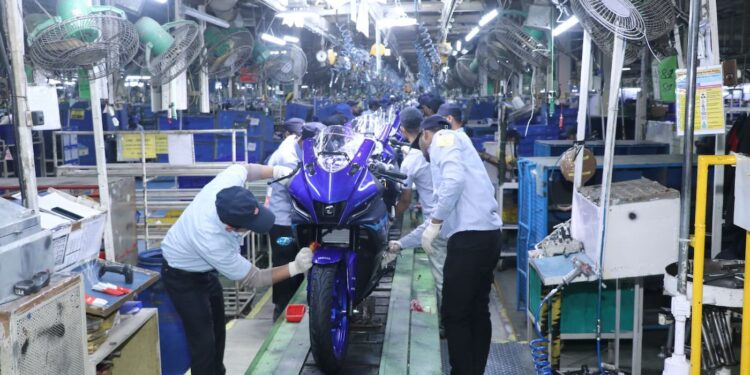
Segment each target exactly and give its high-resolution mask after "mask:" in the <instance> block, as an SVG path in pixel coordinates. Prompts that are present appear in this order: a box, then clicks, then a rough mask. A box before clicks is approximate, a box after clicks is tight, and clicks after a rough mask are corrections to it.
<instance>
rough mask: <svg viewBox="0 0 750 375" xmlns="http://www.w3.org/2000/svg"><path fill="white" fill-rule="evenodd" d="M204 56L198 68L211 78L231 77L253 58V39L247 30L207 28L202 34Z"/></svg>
mask: <svg viewBox="0 0 750 375" xmlns="http://www.w3.org/2000/svg"><path fill="white" fill-rule="evenodd" d="M203 38H204V41H205V44H206V54H205V57H203V59H202V61H201V63H200V66H201V67H202V68H203V69H205V70H206V72H207V73H208V76H209V77H211V78H216V79H222V78H229V77H232V76H233V75H234V74H235V73H236V72H237V71H238V70H239V69H240V68H241V67H242V66H243V65H244V64H245V63H246V62H248V60H250V58H252V57H253V48H254V46H255V39H254V38H253V35H252V34H251V33H250V31H249V30H247V29H244V28H230V29H226V30H222V29H219V28H218V27H214V26H209V27H207V28H206V31H205V32H204V33H203Z"/></svg>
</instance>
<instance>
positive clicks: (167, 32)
mask: <svg viewBox="0 0 750 375" xmlns="http://www.w3.org/2000/svg"><path fill="white" fill-rule="evenodd" d="M135 26H136V28H137V29H138V36H139V37H140V40H141V43H142V44H143V48H144V51H145V66H146V68H147V69H148V71H149V72H150V73H151V84H152V85H154V86H156V85H164V84H167V83H169V82H170V81H172V80H173V79H175V78H176V77H177V76H179V75H180V74H182V73H183V72H184V71H185V70H187V69H188V67H190V64H192V63H193V62H194V61H195V60H196V59H197V58H198V56H200V54H201V53H202V52H203V33H201V32H200V26H198V24H197V23H195V22H193V21H188V20H178V21H174V22H169V23H166V24H164V25H159V23H158V22H156V21H154V19H152V18H149V17H142V18H141V19H139V20H138V21H137V22H136V23H135Z"/></svg>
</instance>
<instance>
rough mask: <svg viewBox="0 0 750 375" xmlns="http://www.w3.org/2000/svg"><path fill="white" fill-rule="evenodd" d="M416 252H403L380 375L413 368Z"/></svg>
mask: <svg viewBox="0 0 750 375" xmlns="http://www.w3.org/2000/svg"><path fill="white" fill-rule="evenodd" d="M413 267H414V250H402V251H401V256H400V257H399V259H398V261H397V263H396V271H395V274H394V275H393V282H392V283H391V300H390V302H389V305H388V321H387V322H386V326H385V337H384V339H383V353H382V355H381V359H380V371H379V374H380V375H391V374H406V373H407V372H408V368H409V334H410V322H409V311H410V302H411V279H412V271H413Z"/></svg>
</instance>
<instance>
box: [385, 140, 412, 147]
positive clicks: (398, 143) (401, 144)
mask: <svg viewBox="0 0 750 375" xmlns="http://www.w3.org/2000/svg"><path fill="white" fill-rule="evenodd" d="M388 142H389V143H390V144H391V146H393V147H404V146H406V147H411V144H410V143H406V142H401V141H399V140H398V139H396V138H391V139H389V140H388Z"/></svg>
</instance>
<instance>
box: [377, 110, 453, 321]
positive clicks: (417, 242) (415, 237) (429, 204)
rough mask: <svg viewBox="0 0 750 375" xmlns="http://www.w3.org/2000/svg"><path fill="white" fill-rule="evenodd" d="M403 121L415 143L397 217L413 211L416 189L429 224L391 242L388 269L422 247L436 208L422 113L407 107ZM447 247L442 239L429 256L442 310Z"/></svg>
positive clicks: (405, 131)
mask: <svg viewBox="0 0 750 375" xmlns="http://www.w3.org/2000/svg"><path fill="white" fill-rule="evenodd" d="M399 118H400V120H401V134H403V135H404V136H405V137H406V139H407V140H408V141H409V143H411V148H410V149H409V150H408V152H407V153H406V156H405V157H404V161H403V162H402V163H401V173H403V174H405V175H406V176H407V178H406V180H404V186H405V188H404V189H403V190H402V191H401V198H400V201H399V203H398V205H397V206H396V217H401V215H402V214H403V212H404V211H406V209H407V208H408V207H409V204H410V203H411V200H412V190H413V189H416V190H417V194H418V195H419V204H420V206H421V207H422V215H423V216H424V218H425V221H424V222H423V223H422V224H421V225H419V226H418V227H417V228H415V229H414V230H413V231H411V232H409V233H408V234H406V235H405V236H403V237H401V238H400V239H399V240H398V241H390V242H389V243H388V250H389V251H388V253H387V254H386V255H387V256H386V257H385V258H384V263H386V264H384V266H385V265H387V263H389V262H390V261H391V260H392V259H394V258H395V254H397V253H398V252H399V251H401V249H408V248H414V247H419V246H421V244H422V233H424V230H425V228H427V226H428V225H429V219H430V215H431V214H432V210H433V204H434V197H433V182H432V172H431V171H430V164H429V163H427V160H425V158H424V156H423V155H422V151H421V150H420V149H419V132H420V129H419V126H420V124H421V123H422V119H423V117H422V112H420V111H419V110H418V109H416V108H414V107H407V108H404V109H403V110H401V112H400V113H399ZM447 245H448V241H447V240H446V239H445V238H443V237H439V236H438V238H436V239H435V241H433V243H432V251H431V252H430V255H429V260H430V265H431V266H432V267H431V268H432V276H433V278H434V279H435V288H436V291H437V298H438V307H439V306H440V305H441V301H442V296H443V263H445V256H446V253H447Z"/></svg>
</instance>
